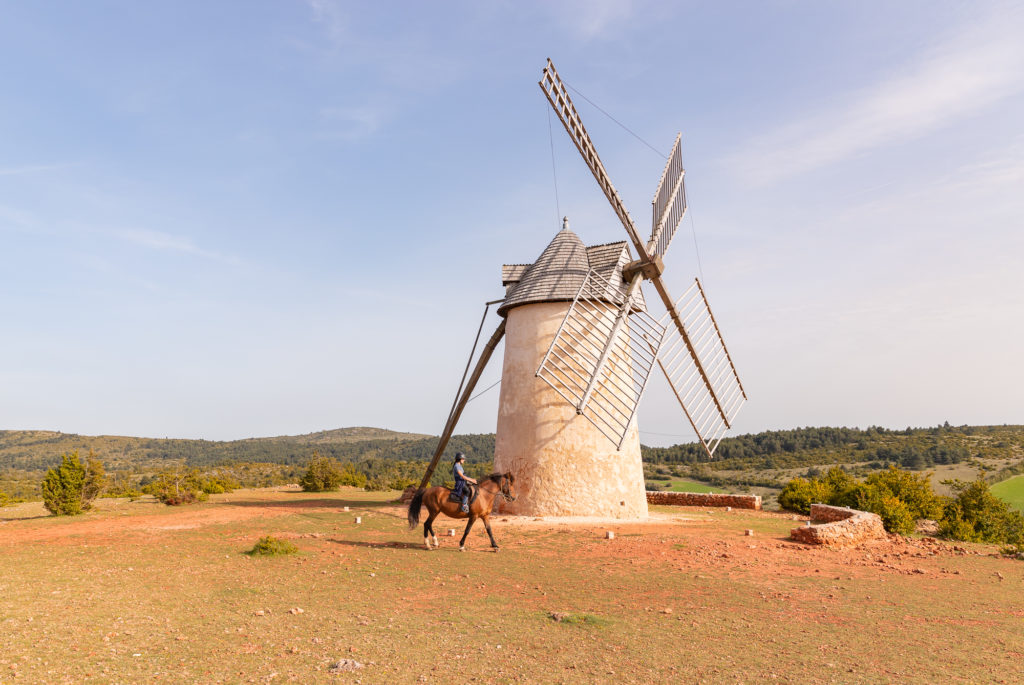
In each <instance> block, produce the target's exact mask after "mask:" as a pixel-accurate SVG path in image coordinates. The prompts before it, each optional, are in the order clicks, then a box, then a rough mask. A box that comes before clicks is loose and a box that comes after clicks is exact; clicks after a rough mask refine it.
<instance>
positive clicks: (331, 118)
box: [318, 105, 388, 142]
mask: <svg viewBox="0 0 1024 685" xmlns="http://www.w3.org/2000/svg"><path fill="white" fill-rule="evenodd" d="M387 117H388V113H387V112H386V110H385V108H383V107H373V106H371V105H360V106H357V107H324V108H322V109H321V110H320V114H319V118H320V124H321V128H320V130H319V131H318V135H319V136H320V137H321V138H328V139H340V140H345V141H349V142H353V141H357V140H362V139H364V138H367V137H369V136H372V135H373V134H374V133H376V132H377V131H378V130H379V129H380V127H381V126H382V125H383V123H384V121H385V120H386V119H387Z"/></svg>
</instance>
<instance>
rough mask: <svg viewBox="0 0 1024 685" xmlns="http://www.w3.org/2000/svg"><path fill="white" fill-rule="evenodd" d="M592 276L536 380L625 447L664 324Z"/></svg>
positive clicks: (573, 304) (552, 345)
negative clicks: (635, 308) (556, 393)
mask: <svg viewBox="0 0 1024 685" xmlns="http://www.w3.org/2000/svg"><path fill="white" fill-rule="evenodd" d="M634 303H635V301H634V300H633V298H630V297H628V296H627V295H623V294H622V293H621V291H620V290H619V288H618V287H617V286H615V285H613V284H612V283H610V282H609V281H608V280H606V279H605V278H603V277H602V276H600V275H599V274H598V273H597V272H595V271H590V273H588V274H587V277H586V279H585V280H584V281H583V285H582V286H580V289H579V292H578V293H577V294H576V298H575V299H574V300H573V303H572V305H570V307H569V311H568V312H567V313H566V315H565V318H564V319H563V320H562V324H561V326H560V327H559V329H558V332H557V333H556V334H555V338H554V340H552V342H551V346H550V347H549V349H548V352H547V354H546V355H545V356H544V359H543V360H542V361H541V364H540V368H538V369H537V376H539V377H540V378H541V379H543V380H544V382H546V383H547V384H548V385H550V386H551V387H552V388H554V389H555V391H556V392H558V394H559V395H561V396H562V397H563V398H564V399H565V400H566V401H567V402H569V403H570V404H571V405H572V406H573V407H575V408H576V412H577V413H578V414H581V415H583V416H584V417H586V418H587V420H588V421H590V422H591V423H593V424H594V426H595V427H597V429H598V430H600V431H601V432H602V433H603V434H604V435H605V436H606V437H607V438H608V439H609V440H611V441H612V442H614V443H615V445H616V446H617V447H621V446H622V443H623V441H624V440H625V437H626V433H627V431H628V430H629V425H630V423H631V421H632V420H633V416H634V415H635V414H636V407H637V405H638V404H639V402H640V398H641V397H642V396H643V392H644V388H645V387H646V385H647V380H648V378H650V373H651V369H652V368H653V366H654V361H655V360H656V358H657V355H658V348H659V347H661V341H662V339H663V337H664V335H665V326H664V324H662V323H660V322H658V321H657V320H655V319H654V317H652V316H651V315H649V314H647V313H646V312H643V311H632V310H633V306H634Z"/></svg>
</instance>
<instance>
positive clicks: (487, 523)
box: [483, 516, 500, 552]
mask: <svg viewBox="0 0 1024 685" xmlns="http://www.w3.org/2000/svg"><path fill="white" fill-rule="evenodd" d="M483 518H484V527H485V528H487V537H489V538H490V539H491V547H492V548H494V551H495V552H497V551H498V550H499V549H500V548H499V547H498V543H497V542H495V541H494V533H492V532H491V521H490V519H489V518H488V517H486V516H484V517H483Z"/></svg>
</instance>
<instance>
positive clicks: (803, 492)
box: [779, 478, 829, 514]
mask: <svg viewBox="0 0 1024 685" xmlns="http://www.w3.org/2000/svg"><path fill="white" fill-rule="evenodd" d="M828 497H829V493H828V491H827V490H826V488H825V484H824V483H823V482H822V481H820V480H818V479H817V478H811V479H807V478H794V479H793V480H791V481H789V482H788V483H786V487H784V488H782V492H780V493H779V506H780V507H782V508H783V509H788V510H789V511H796V512H799V513H801V514H810V513H811V505H812V504H815V503H822V504H824V503H825V502H826V501H827V500H828Z"/></svg>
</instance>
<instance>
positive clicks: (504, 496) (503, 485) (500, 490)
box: [498, 475, 516, 502]
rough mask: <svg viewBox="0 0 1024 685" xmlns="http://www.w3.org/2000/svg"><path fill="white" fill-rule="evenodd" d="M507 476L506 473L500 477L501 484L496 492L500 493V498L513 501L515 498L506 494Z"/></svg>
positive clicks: (507, 486)
mask: <svg viewBox="0 0 1024 685" xmlns="http://www.w3.org/2000/svg"><path fill="white" fill-rule="evenodd" d="M508 488H509V478H508V476H507V475H503V476H502V477H501V484H500V485H499V486H498V494H500V495H501V497H502V499H504V500H505V501H506V502H515V501H516V498H515V497H513V496H512V495H510V494H508Z"/></svg>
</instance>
